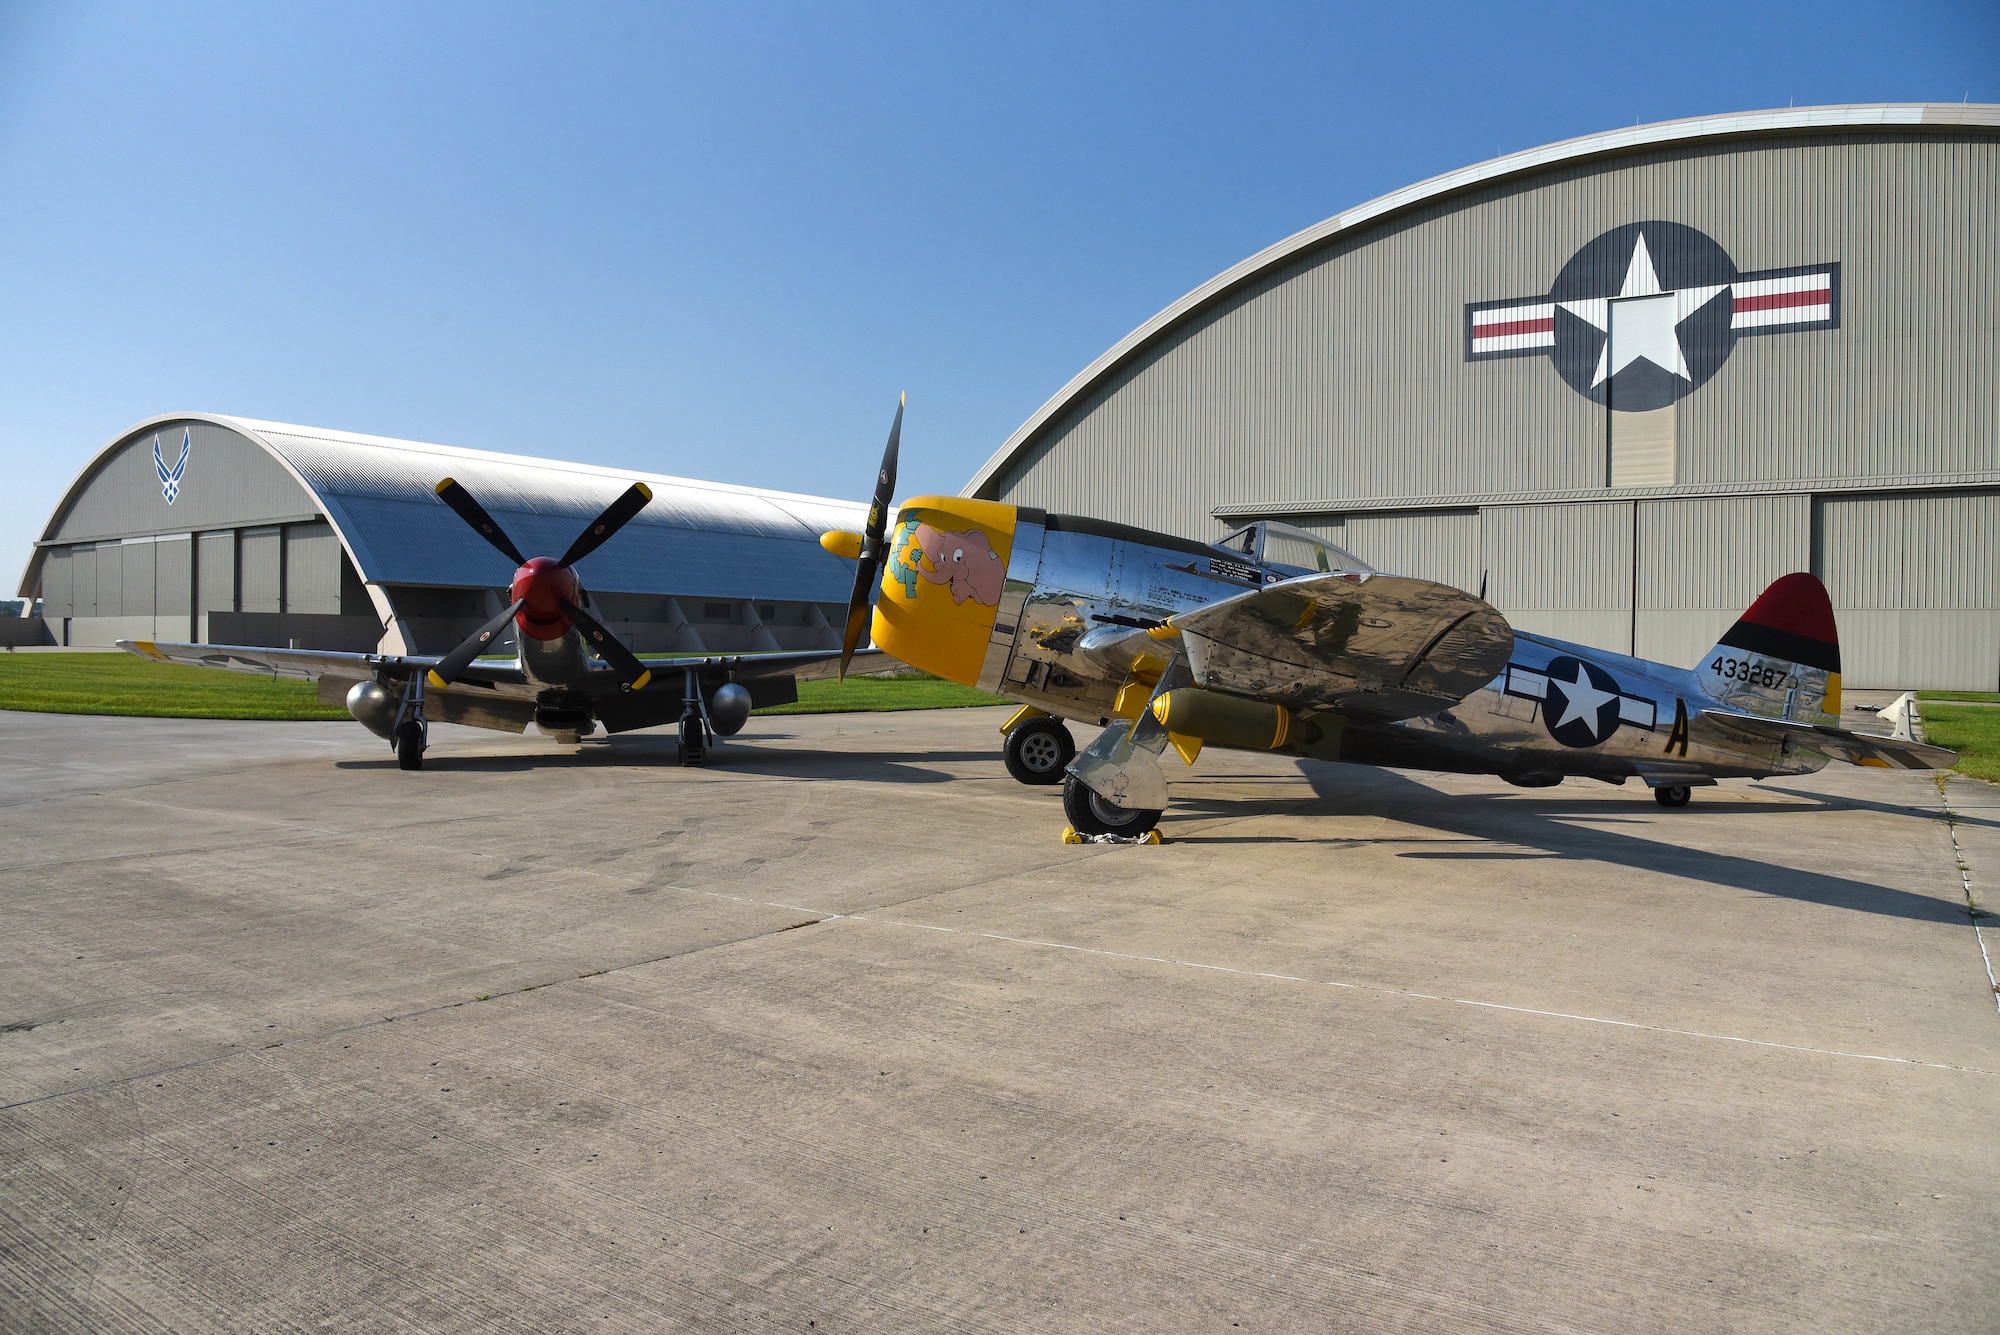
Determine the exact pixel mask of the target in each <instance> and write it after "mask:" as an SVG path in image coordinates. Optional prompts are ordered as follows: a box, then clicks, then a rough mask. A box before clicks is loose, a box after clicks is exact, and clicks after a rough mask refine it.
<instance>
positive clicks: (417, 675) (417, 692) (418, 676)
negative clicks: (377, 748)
mask: <svg viewBox="0 0 2000 1335" xmlns="http://www.w3.org/2000/svg"><path fill="white" fill-rule="evenodd" d="M389 745H391V746H393V747H394V748H395V749H396V768H397V769H422V768H423V767H424V752H426V751H428V750H429V749H430V745H431V724H430V720H429V719H427V718H425V717H424V675H423V672H422V671H421V670H418V671H414V672H412V673H411V674H410V681H409V684H408V685H407V686H405V687H404V688H403V703H402V704H401V705H400V706H399V707H398V708H397V710H396V721H395V723H394V724H393V725H392V726H391V727H390V729H389Z"/></svg>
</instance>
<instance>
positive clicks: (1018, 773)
mask: <svg viewBox="0 0 2000 1335" xmlns="http://www.w3.org/2000/svg"><path fill="white" fill-rule="evenodd" d="M1000 756H1001V759H1002V760H1003V761H1005V762H1006V765H1007V772H1008V773H1009V774H1011V775H1013V776H1014V778H1015V779H1016V780H1017V781H1019V782H1021V783H1025V784H1031V785H1034V786H1036V787H1040V786H1042V785H1045V784H1055V783H1061V782H1062V781H1063V770H1064V769H1066V768H1067V767H1068V766H1069V762H1070V761H1072V760H1075V759H1076V739H1075V738H1074V737H1071V736H1070V735H1069V729H1068V728H1067V727H1065V726H1064V725H1063V721H1062V720H1061V719H1059V718H1031V719H1027V720H1025V721H1024V722H1021V723H1018V724H1016V725H1015V726H1014V728H1013V730H1012V731H1011V732H1009V733H1008V734H1007V741H1006V744H1005V745H1004V746H1003V747H1002V749H1001V752H1000Z"/></svg>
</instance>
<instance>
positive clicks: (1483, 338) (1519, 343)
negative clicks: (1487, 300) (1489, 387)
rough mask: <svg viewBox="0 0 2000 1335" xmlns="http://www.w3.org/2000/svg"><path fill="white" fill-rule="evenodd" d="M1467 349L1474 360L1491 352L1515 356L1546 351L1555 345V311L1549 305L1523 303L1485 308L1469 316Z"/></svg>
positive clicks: (1553, 307) (1552, 305)
mask: <svg viewBox="0 0 2000 1335" xmlns="http://www.w3.org/2000/svg"><path fill="white" fill-rule="evenodd" d="M1470 332H1471V347H1470V349H1469V351H1470V352H1471V353H1472V354H1473V355H1474V356H1479V355H1481V354H1487V353H1495V352H1519V351H1528V350H1533V349H1538V348H1550V347H1554V346H1555V341H1556V308H1555V304H1554V303H1553V302H1547V301H1536V302H1526V303H1523V304H1521V305H1515V306H1489V307H1488V308H1486V309H1485V310H1475V311H1473V312H1472V329H1471V331H1470Z"/></svg>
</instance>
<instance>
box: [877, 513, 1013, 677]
mask: <svg viewBox="0 0 2000 1335" xmlns="http://www.w3.org/2000/svg"><path fill="white" fill-rule="evenodd" d="M1017 519H1018V512H1017V511H1016V510H1015V508H1014V507H1013V506H1011V505H1003V504H1001V503H1000V502H998V501H975V500H968V499H966V498H965V497H962V496H917V497H913V498H911V499H910V500H907V501H905V502H903V506H902V509H901V510H899V511H898V512H897V514H896V526H895V528H893V529H891V530H890V533H889V540H888V551H887V553H886V556H885V559H884V560H883V562H882V596H881V598H880V599H878V600H877V602H876V604H875V624H874V631H873V638H874V642H875V647H876V648H878V649H880V650H882V651H883V652H884V653H887V654H888V655H890V656H891V657H893V658H898V659H901V660H902V661H903V662H905V663H908V664H909V665H910V666H912V667H918V668H922V669H923V670H924V671H926V672H930V673H934V674H935V675H937V676H940V677H943V678H945V679H946V680H948V681H956V682H962V683H963V684H965V685H967V686H976V685H978V684H979V674H980V669H981V667H982V666H983V664H984V663H985V661H986V653H987V648H988V646H989V644H990V643H991V642H992V639H993V623H994V620H995V619H996V617H997V616H998V615H999V611H1000V597H1001V594H1002V592H1003V591H1004V590H1005V588H1006V584H1007V563H1008V561H1009V559H1010V558H1011V557H1012V556H1013V552H1014V530H1015V524H1016V522H1017Z"/></svg>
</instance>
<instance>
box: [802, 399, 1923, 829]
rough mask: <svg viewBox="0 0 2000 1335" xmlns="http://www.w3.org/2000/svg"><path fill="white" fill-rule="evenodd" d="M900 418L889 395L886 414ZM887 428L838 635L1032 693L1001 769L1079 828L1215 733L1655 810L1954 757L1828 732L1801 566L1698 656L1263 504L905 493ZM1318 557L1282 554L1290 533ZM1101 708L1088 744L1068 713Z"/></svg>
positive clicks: (1129, 825) (1117, 814) (1819, 615)
mask: <svg viewBox="0 0 2000 1335" xmlns="http://www.w3.org/2000/svg"><path fill="white" fill-rule="evenodd" d="M896 420H897V427H898V428H900V426H901V422H902V413H901V411H900V410H898V413H897V419H896ZM895 441H896V433H895V432H894V431H892V434H891V439H890V448H889V451H888V453H887V454H886V455H885V456H884V458H883V464H882V469H881V472H880V473H879V475H878V478H877V487H876V493H875V500H874V505H873V507H872V508H871V510H870V512H869V522H868V531H867V532H866V533H860V534H856V533H842V532H835V533H828V534H826V535H825V536H824V537H822V538H821V540H820V541H821V543H822V544H823V545H824V546H826V548H827V549H828V550H829V551H833V552H835V553H837V554H840V555H843V556H847V557H850V558H858V560H859V568H858V569H857V570H856V572H855V589H854V596H853V600H852V601H851V603H850V606H849V617H848V626H847V648H848V650H849V651H851V650H852V649H853V648H854V646H855V645H857V644H858V643H859V642H860V639H861V633H862V631H863V630H864V629H866V628H867V627H868V626H869V625H870V618H869V616H868V611H867V609H868V598H869V595H870V593H871V592H873V587H874V585H875V583H876V575H877V572H878V571H879V572H880V574H881V580H880V596H879V598H878V599H877V601H876V603H875V609H874V615H873V618H872V626H873V638H874V642H875V645H876V646H877V647H878V648H880V649H882V650H884V651H886V652H887V653H888V654H890V655H891V656H893V657H895V658H898V659H901V660H902V661H904V662H906V663H910V664H912V665H914V666H916V667H920V668H923V669H925V670H927V671H930V672H933V673H936V674H937V675H938V676H941V677H945V678H948V679H950V680H953V681H958V682H963V683H965V684H967V685H973V686H978V687H980V688H982V689H984V690H989V691H997V692H999V693H1001V694H1004V695H1007V696H1010V697H1012V698H1013V699H1015V700H1018V701H1020V702H1021V703H1022V706H1023V708H1022V709H1021V710H1020V711H1019V712H1018V713H1016V714H1015V715H1014V716H1013V717H1012V718H1011V719H1009V720H1008V721H1007V723H1006V725H1005V726H1004V727H1003V731H1004V732H1005V733H1006V739H1007V740H1006V747H1005V752H1004V755H1005V759H1006V763H1007V768H1008V770H1009V771H1010V772H1011V773H1012V774H1013V775H1014V777H1015V778H1017V779H1019V780H1020V781H1021V782H1023V783H1035V784H1040V783H1047V784H1053V783H1062V784H1063V810H1064V813H1065V814H1066V815H1067V816H1068V818H1069V822H1070V825H1071V827H1072V829H1073V830H1074V831H1075V832H1076V833H1077V834H1080V835H1083V836H1095V837H1101V836H1138V835H1142V834H1144V833H1145V832H1147V831H1149V830H1151V829H1152V828H1153V826H1154V824H1155V823H1156V822H1157V821H1158V820H1159V818H1160V815H1161V813H1162V811H1163V810H1164V809H1165V808H1166V805H1167V779H1166V772H1165V767H1164V766H1163V764H1162V759H1163V757H1165V756H1166V754H1167V752H1168V751H1170V750H1171V751H1172V752H1174V753H1175V754H1176V755H1177V756H1178V757H1179V758H1180V759H1181V760H1183V761H1185V762H1186V763H1187V764H1190V765H1192V764H1193V763H1194V762H1195V758H1196V756H1197V755H1199V753H1200V752H1201V750H1202V749H1203V747H1205V746H1224V747H1235V748H1243V749H1256V750H1276V751H1283V752H1288V753H1290V754H1293V755H1298V756H1309V757H1313V758H1316V759H1321V760H1339V761H1348V762H1353V763H1359V764H1368V765H1385V766H1396V767H1403V768H1411V769H1429V770H1445V771H1455V772H1459V773H1468V774H1495V775H1498V776H1499V777H1501V778H1502V779H1505V780H1506V781H1507V782H1509V783H1513V784H1518V785H1521V786H1523V787H1531V788H1532V787H1544V786H1547V785H1551V784H1556V783H1560V782H1562V780H1563V779H1564V778H1566V777H1568V776H1571V775H1579V776H1586V777H1589V778H1593V779H1602V780H1604V781H1606V782H1609V783H1623V782H1625V781H1626V780H1627V779H1628V778H1632V777H1634V776H1637V777H1638V778H1640V779H1642V780H1644V781H1645V783H1646V784H1647V785H1648V786H1649V787H1650V788H1651V789H1652V791H1653V795H1654V797H1656V798H1657V799H1658V800H1659V802H1660V803H1661V805H1663V806H1667V807H1680V806H1685V805H1687V803H1688V801H1689V799H1690V796H1691V794H1692V790H1693V789H1694V788H1696V787H1700V786H1703V785H1709V784H1713V783H1715V782H1716V781H1717V780H1718V779H1731V778H1747V779H1756V778H1764V777H1766V776H1769V775H1776V774H1803V773H1809V772H1811V771H1813V770H1817V769H1819V768H1820V767H1822V766H1824V765H1825V764H1826V763H1827V762H1828V761H1830V760H1843V761H1848V762H1850V763H1853V764H1857V765H1869V766H1877V767H1882V768H1892V769H1935V768H1942V767H1944V766H1948V765H1950V764H1952V763H1954V761H1955V760H1956V759H1957V757H1956V756H1955V755H1954V753H1952V752H1950V751H1947V750H1945V749H1943V748H1941V747H1934V746H1926V745H1923V744H1921V743H1919V742H1916V741H1913V740H1910V739H1909V738H1908V737H1907V734H1905V735H1904V736H1901V737H1876V736H1864V735H1861V734H1857V733H1853V732H1849V731H1846V730H1843V729H1842V728H1840V727H1838V726H1836V725H1837V724H1838V722H1839V715H1840V648H1839V643H1838V637H1837V635H1836V633H1835V630H1834V620H1833V608H1832V605H1831V603H1830V602H1829V601H1828V598H1827V594H1826V589H1825V588H1824V587H1823V586H1822V585H1821V584H1820V582H1819V580H1817V579H1816V578H1814V577H1813V576H1812V575H1809V574H1791V575H1786V576H1784V577H1782V578H1780V579H1778V580H1777V581H1776V582H1774V583H1773V584H1772V585H1771V586H1770V587H1769V588H1768V589H1766V590H1765V591H1764V593H1763V595H1762V596H1760V597H1759V598H1758V599H1757V601H1756V602H1755V603H1753V604H1752V605H1751V606H1750V608H1749V610H1747V611H1746V612H1744V614H1743V615H1742V617H1741V618H1740V619H1738V621H1737V622H1736V624H1735V625H1734V626H1732V627H1731V628H1730V630H1729V631H1728V633H1727V634H1725V635H1724V636H1723V637H1722V639H1721V641H1720V642H1719V643H1718V644H1716V646H1715V647H1714V648H1713V649H1711V650H1709V652H1707V653H1705V654H1703V655H1702V657H1701V660H1700V661H1699V662H1698V663H1696V664H1695V665H1694V666H1693V667H1692V668H1683V667H1676V666H1673V665H1671V664H1667V663H1655V662H1650V661H1648V660H1646V659H1642V658H1630V657H1627V656H1625V655H1623V654H1613V653H1606V652H1605V651H1603V650H1601V649H1593V648H1589V647H1587V646H1585V645H1580V644H1570V643H1567V642H1565V641H1562V640H1557V639H1552V638H1549V637H1547V636H1542V635H1533V634H1529V633H1527V632H1525V631H1517V630H1515V629H1514V628H1513V627H1511V626H1510V625H1508V623H1507V619H1506V618H1505V617H1504V616H1502V615H1501V614H1500V613H1499V612H1498V611H1497V610H1495V609H1494V608H1493V607H1491V606H1489V605H1488V604H1487V603H1486V602H1485V601H1484V599H1483V598H1480V597H1475V596H1474V595H1472V594H1469V593H1466V592H1463V591H1462V590H1459V589H1455V588H1451V587H1449V586H1447V585H1443V584H1437V583H1433V582H1431V581H1429V580H1421V579H1410V578H1407V577H1404V576H1399V575H1393V574H1387V573H1384V572H1382V571H1378V570H1375V569H1373V568H1372V567H1370V566H1369V565H1367V564H1366V563H1365V562H1363V561H1361V560H1359V559H1358V558H1356V557H1355V556H1353V555H1352V554H1350V553H1348V552H1345V551H1342V550H1341V549H1340V548H1339V547H1336V546H1334V545H1332V544H1330V543H1328V542H1326V541H1325V540H1324V539H1322V538H1319V537H1316V536H1314V535H1313V534H1310V533H1307V532H1304V531H1303V530H1299V529H1295V528H1291V527H1289V526H1286V525H1282V524H1275V523H1259V524H1252V525H1250V526H1249V527H1247V528H1244V529H1239V530H1238V531H1237V532H1235V533H1233V534H1231V535H1230V536H1229V537H1227V538H1225V539H1224V540H1223V541H1222V542H1220V543H1216V544H1210V543H1203V542H1194V541H1190V540H1188V539H1183V538H1177V537H1173V536H1171V535H1169V534H1164V533H1154V532H1149V531H1147V530H1144V529H1139V528H1131V527H1127V526H1125V525H1122V524H1112V523H1106V522H1103V521H1100V520H1094V519H1083V518H1078V517H1075V516H1070V515H1058V514H1050V513H1045V512H1044V511H1041V510H1037V509H1033V508H1030V507H1027V506H1013V505H1005V504H1001V503H999V502H994V501H981V500H971V499H967V498H964V497H940V496H922V497H916V498H914V499H911V500H908V501H905V502H904V503H903V505H902V507H901V510H900V512H899V513H898V514H897V520H896V525H895V528H894V530H893V532H890V531H889V530H888V527H887V524H886V522H885V521H886V516H887V515H888V513H889V503H890V498H891V495H892V493H893V490H894V487H895V473H896V446H895ZM1281 547H1282V548H1288V549H1290V550H1289V551H1287V552H1285V553H1284V554H1288V555H1298V556H1300V557H1302V558H1303V559H1304V560H1305V561H1307V562H1309V564H1303V563H1302V564H1290V563H1286V562H1281V561H1279V560H1276V559H1274V558H1275V556H1277V555H1278V554H1280V553H1279V549H1280V548H1281ZM1065 719H1076V720H1083V721H1088V722H1092V723H1099V724H1103V725H1105V726H1104V731H1103V732H1102V733H1100V734H1099V735H1098V737H1097V739H1096V740H1095V741H1094V742H1093V743H1092V744H1091V745H1090V747H1089V748H1088V749H1087V750H1085V751H1083V752H1081V753H1079V752H1078V751H1077V749H1076V745H1075V743H1074V741H1073V740H1072V738H1071V736H1070V732H1069V728H1068V727H1067V726H1066V725H1065V723H1064V722H1063V720H1065Z"/></svg>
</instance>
